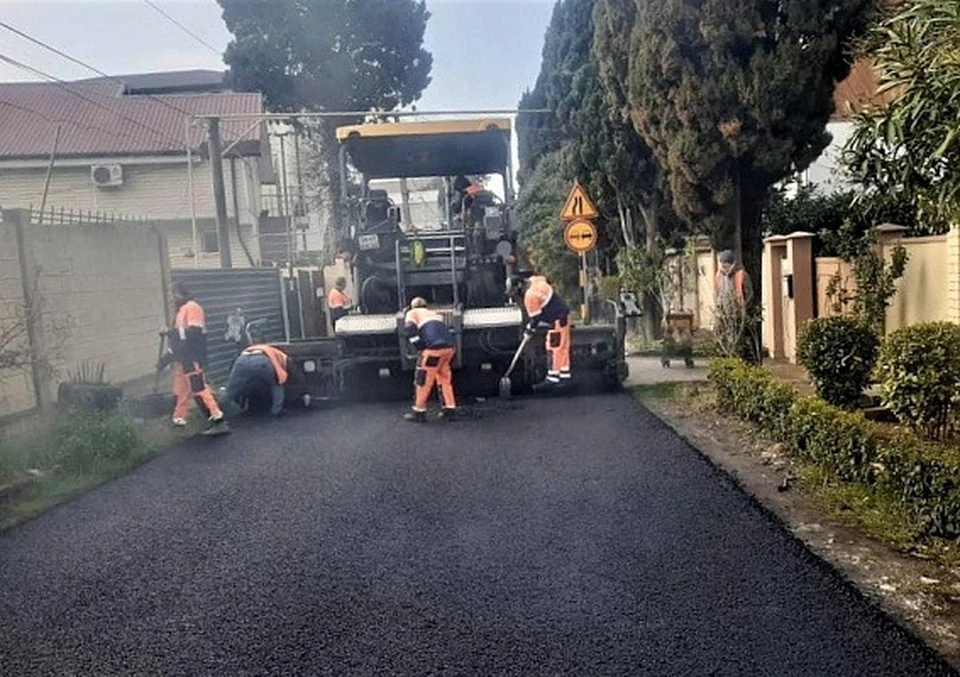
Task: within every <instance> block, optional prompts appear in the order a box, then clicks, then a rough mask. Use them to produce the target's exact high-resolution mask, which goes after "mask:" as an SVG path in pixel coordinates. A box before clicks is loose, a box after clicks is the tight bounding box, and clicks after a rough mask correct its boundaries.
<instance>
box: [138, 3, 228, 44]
mask: <svg viewBox="0 0 960 677" xmlns="http://www.w3.org/2000/svg"><path fill="white" fill-rule="evenodd" d="M143 2H144V3H146V4H147V5H149V6H150V7H152V8H153V9H155V10H156V11H157V12H159V13H160V14H161V15H163V16H164V17H166V19H167V20H168V21H170V22H171V23H172V24H174V25H175V26H177V27H178V28H179V29H180V30H182V31H183V32H184V33H186V34H187V35H189V36H190V37H192V38H193V39H194V40H196V41H197V42H199V43H200V44H201V45H203V46H204V47H206V48H207V49H209V50H210V51H211V52H213V53H214V54H216V55H217V56H219V57H221V58H223V52H221V51H220V50H218V49H217V48H216V47H214V46H213V45H211V44H210V43H209V42H207V41H206V40H204V39H203V38H201V37H200V36H199V35H197V34H196V33H194V32H193V31H191V30H190V29H189V28H187V27H186V26H184V25H183V24H182V23H180V22H179V21H177V20H176V19H175V18H174V17H172V16H170V15H169V14H167V13H166V12H165V11H164V10H163V9H161V8H160V7H159V6H157V4H156V3H154V2H153V1H152V0H143Z"/></svg>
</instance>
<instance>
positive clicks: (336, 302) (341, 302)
mask: <svg viewBox="0 0 960 677" xmlns="http://www.w3.org/2000/svg"><path fill="white" fill-rule="evenodd" d="M349 305H350V297H349V296H347V295H346V294H344V293H343V292H342V291H340V290H339V289H337V288H336V287H334V288H333V289H331V290H330V293H329V294H327V307H328V308H330V309H334V308H346V307H348V306H349Z"/></svg>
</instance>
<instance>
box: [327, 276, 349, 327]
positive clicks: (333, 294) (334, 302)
mask: <svg viewBox="0 0 960 677" xmlns="http://www.w3.org/2000/svg"><path fill="white" fill-rule="evenodd" d="M346 288H347V278H345V277H338V278H337V279H336V281H335V282H334V283H333V289H331V290H330V293H329V294H327V310H329V311H330V324H331V326H332V327H333V329H334V331H336V329H337V320H339V319H340V318H341V317H343V316H344V315H346V314H348V313H349V312H350V309H351V308H352V307H353V301H351V300H350V297H349V296H347V294H346V293H345V292H344V290H345V289H346Z"/></svg>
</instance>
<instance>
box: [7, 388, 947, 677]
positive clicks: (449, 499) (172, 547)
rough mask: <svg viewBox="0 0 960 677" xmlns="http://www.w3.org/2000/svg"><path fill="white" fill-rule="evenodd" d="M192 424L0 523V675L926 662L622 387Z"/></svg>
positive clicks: (769, 667)
mask: <svg viewBox="0 0 960 677" xmlns="http://www.w3.org/2000/svg"><path fill="white" fill-rule="evenodd" d="M403 411H404V409H403V405H386V404H376V405H371V406H368V407H349V408H339V409H331V410H327V411H319V412H309V413H305V414H298V415H294V416H291V417H289V418H287V419H286V420H281V421H256V422H253V421H251V422H246V423H243V424H241V425H239V426H238V427H237V428H236V430H235V432H234V434H233V435H230V436H227V437H222V438H214V439H196V440H193V441H191V442H189V443H187V444H185V445H183V446H181V447H180V448H177V449H175V450H172V451H171V452H169V453H167V454H165V455H164V456H162V457H160V458H158V459H156V460H154V461H152V462H151V463H149V464H147V465H145V466H143V467H141V468H140V469H138V470H137V471H135V472H133V473H131V474H130V475H128V476H125V477H123V478H120V479H118V480H116V481H113V482H111V483H109V484H107V485H105V486H103V487H101V488H100V489H98V490H96V491H93V492H91V493H89V494H87V495H85V496H83V497H80V498H78V499H76V500H73V501H71V502H69V503H66V504H64V505H62V506H60V507H58V508H56V509H54V510H53V511H51V512H49V513H47V514H46V515H44V516H42V517H40V518H39V519H36V520H34V521H32V522H29V523H27V524H25V525H23V526H21V527H19V528H16V529H14V530H12V531H10V532H8V533H6V534H4V535H2V536H0V674H3V675H121V674H122V675H128V674H135V675H231V676H233V675H434V674H436V675H440V674H443V675H567V674H569V675H647V674H656V675H719V674H725V675H727V674H729V675H778V676H779V675H870V676H872V677H876V676H879V675H928V674H950V672H949V670H948V669H947V667H946V666H945V665H944V664H943V663H941V662H940V661H939V660H938V659H937V658H936V657H935V656H933V655H932V653H931V652H930V651H928V650H927V649H926V648H925V647H924V646H923V645H922V644H921V643H920V642H918V641H917V640H915V639H914V638H912V637H911V636H910V635H908V634H907V633H906V632H904V631H903V630H901V629H900V628H899V627H898V626H897V625H895V624H894V623H893V622H891V621H890V620H888V619H887V618H886V617H885V616H883V615H882V614H881V613H880V612H879V611H877V610H876V609H875V608H874V607H873V606H872V605H871V604H869V603H868V602H866V601H864V600H863V599H862V598H861V597H860V596H859V595H858V594H857V593H856V592H854V591H853V590H852V589H851V588H850V587H849V586H847V585H846V584H844V583H843V582H842V581H841V580H840V579H839V578H838V577H837V576H836V575H835V574H833V573H832V572H831V571H830V570H829V569H828V568H827V567H826V566H824V565H823V564H821V563H820V562H819V561H818V560H816V559H815V558H814V557H813V556H812V555H810V554H809V553H807V552H806V551H805V550H804V549H803V548H802V547H801V546H800V545H799V544H798V543H797V542H796V541H795V540H793V539H792V537H790V536H789V535H788V534H787V533H786V532H785V531H784V530H783V529H782V528H781V527H780V526H779V525H778V524H777V523H776V522H774V521H773V520H772V519H771V518H770V517H769V516H768V515H767V514H766V513H764V512H763V511H762V510H761V509H760V508H758V507H757V506H756V504H755V503H754V502H752V501H751V500H750V499H749V498H748V497H747V496H745V495H744V494H743V493H742V492H741V491H740V490H739V489H737V488H736V487H735V486H734V485H733V484H732V483H731V482H730V481H729V480H727V479H726V478H725V477H723V476H722V475H721V474H719V473H718V472H716V471H715V470H714V469H713V468H712V466H710V465H709V464H708V463H707V462H706V461H705V460H704V459H703V458H702V457H701V456H700V455H699V454H698V453H697V452H696V451H694V450H693V449H691V448H690V447H689V446H687V445H686V444H685V443H684V442H682V441H681V440H680V439H679V438H678V437H676V436H675V435H674V434H673V433H672V432H671V431H670V430H669V429H667V428H666V427H665V426H663V425H662V424H660V423H659V422H658V421H656V420H655V419H654V418H653V417H652V416H651V415H649V414H648V413H646V412H643V411H640V410H638V409H637V408H636V407H635V406H634V405H633V403H632V402H631V401H630V399H629V398H628V397H627V396H625V395H601V396H590V397H573V398H567V399H530V400H522V401H517V402H514V403H511V404H509V405H504V404H503V403H499V402H495V401H491V402H488V403H486V404H484V405H480V408H479V409H478V410H476V411H474V412H473V414H472V415H471V416H470V417H469V418H467V419H466V420H461V421H458V422H457V423H455V424H451V425H446V424H440V423H435V422H431V423H430V424H428V425H426V426H422V427H420V426H416V425H411V424H408V423H403V422H401V421H400V420H399V419H400V416H401V414H402V413H403Z"/></svg>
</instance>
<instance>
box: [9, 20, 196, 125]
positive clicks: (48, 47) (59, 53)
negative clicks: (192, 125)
mask: <svg viewBox="0 0 960 677" xmlns="http://www.w3.org/2000/svg"><path fill="white" fill-rule="evenodd" d="M0 28H3V29H6V30H8V31H10V32H11V33H13V34H15V35H19V36H20V37H21V38H23V39H24V40H29V41H30V42H32V43H33V44H35V45H38V46H40V47H43V48H44V49H45V50H47V51H48V52H53V53H54V54H56V55H57V56H60V57H62V58H64V59H66V60H67V61H70V62H72V63H75V64H77V65H78V66H81V67H83V68H86V69H87V70H88V71H91V72H92V73H96V74H97V75H99V76H101V77H103V78H105V79H107V80H110V81H111V82H116V83H119V84H121V85H124V86H126V83H124V82H123V81H122V80H120V79H118V78H116V77H114V76H112V75H107V74H106V73H104V72H103V71H102V70H100V69H99V68H94V67H93V66H91V65H90V64H88V63H84V62H83V61H81V60H80V59H77V58H76V57H73V56H70V55H69V54H67V53H66V52H63V51H61V50H59V49H57V48H56V47H53V46H51V45H48V44H47V43H45V42H44V41H43V40H40V39H38V38H35V37H33V36H32V35H29V34H27V33H24V32H23V31H21V30H20V29H19V28H16V27H15V26H11V25H10V24H8V23H5V22H3V21H0ZM146 96H147V97H148V98H150V99H153V100H154V101H156V102H157V103H159V104H160V105H162V106H166V107H167V108H169V109H170V110H173V111H176V112H178V113H181V114H183V115H188V116H189V115H190V113H189V111H185V110H184V109H182V108H179V107H178V106H175V105H173V104H172V103H170V102H168V101H164V100H163V99H161V98H160V97H157V96H154V95H152V94H147V95H146Z"/></svg>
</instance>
